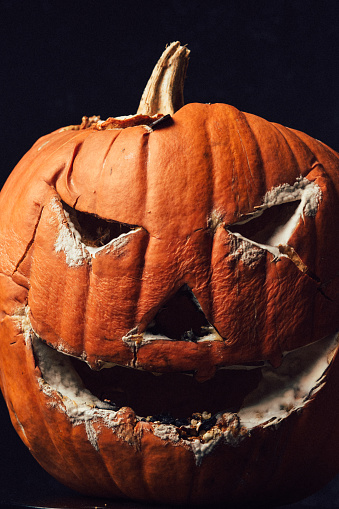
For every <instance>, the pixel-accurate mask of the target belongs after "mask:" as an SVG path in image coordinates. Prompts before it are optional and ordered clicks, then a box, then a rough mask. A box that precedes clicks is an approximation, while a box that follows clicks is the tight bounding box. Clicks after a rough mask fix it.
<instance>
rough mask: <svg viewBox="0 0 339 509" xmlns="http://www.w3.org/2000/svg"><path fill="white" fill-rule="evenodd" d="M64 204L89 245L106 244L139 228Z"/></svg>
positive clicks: (99, 245) (70, 218)
mask: <svg viewBox="0 0 339 509" xmlns="http://www.w3.org/2000/svg"><path fill="white" fill-rule="evenodd" d="M62 206H63V208H64V210H65V211H66V212H67V213H68V216H69V220H70V221H71V222H72V223H73V225H74V228H75V229H76V230H77V231H78V232H79V233H80V235H81V240H82V242H83V243H84V244H86V245H87V246H91V247H101V246H105V245H106V244H108V243H109V242H111V240H113V239H116V238H118V237H120V235H122V234H126V233H129V232H130V231H132V230H135V229H136V228H139V227H138V226H135V225H129V224H125V223H120V222H119V221H108V220H107V219H102V218H101V217H98V216H95V215H94V214H88V213H85V212H80V211H79V210H76V209H74V208H72V207H70V206H69V205H67V203H64V202H62Z"/></svg>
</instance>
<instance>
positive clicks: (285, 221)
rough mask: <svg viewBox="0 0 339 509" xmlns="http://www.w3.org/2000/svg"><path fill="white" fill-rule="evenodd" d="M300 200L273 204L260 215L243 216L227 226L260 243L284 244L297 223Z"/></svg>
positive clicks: (268, 244) (270, 244)
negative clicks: (240, 219)
mask: <svg viewBox="0 0 339 509" xmlns="http://www.w3.org/2000/svg"><path fill="white" fill-rule="evenodd" d="M300 203H301V202H300V200H297V201H292V202H286V203H282V204H280V205H273V206H272V207H269V208H266V209H264V210H263V211H262V212H261V213H260V212H259V214H260V215H258V214H254V215H253V216H244V218H243V220H242V221H239V222H238V223H234V224H232V225H229V226H227V230H228V231H230V232H231V233H238V234H240V235H241V236H242V237H244V238H246V239H248V240H250V241H252V242H255V243H257V244H261V245H267V246H278V245H279V244H286V243H287V241H288V239H289V238H290V236H291V235H292V233H293V230H294V229H295V227H296V226H297V224H298V221H299V218H300V215H301V213H302V210H300V208H299V206H300Z"/></svg>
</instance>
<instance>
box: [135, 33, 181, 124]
mask: <svg viewBox="0 0 339 509" xmlns="http://www.w3.org/2000/svg"><path fill="white" fill-rule="evenodd" d="M189 54H190V51H189V49H187V48H186V46H181V45H180V42H179V41H176V42H172V43H171V44H169V45H168V46H167V47H166V49H165V51H164V52H163V54H162V55H161V57H160V59H159V60H158V62H157V64H156V66H155V67H154V69H153V72H152V75H151V77H150V79H149V80H148V83H147V85H146V88H145V90H144V93H143V94H142V97H141V101H140V104H139V108H138V111H137V114H138V115H149V116H153V115H157V114H162V115H173V113H175V112H176V111H178V110H179V109H180V108H182V106H183V105H184V81H185V77H186V71H187V66H188V60H189Z"/></svg>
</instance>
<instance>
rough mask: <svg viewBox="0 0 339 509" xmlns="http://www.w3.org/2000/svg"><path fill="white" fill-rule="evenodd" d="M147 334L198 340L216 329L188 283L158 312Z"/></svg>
mask: <svg viewBox="0 0 339 509" xmlns="http://www.w3.org/2000/svg"><path fill="white" fill-rule="evenodd" d="M145 332H146V334H151V335H153V336H165V337H167V338H169V339H176V340H183V341H196V340H198V339H201V338H202V337H204V336H207V335H208V334H211V332H215V329H214V328H213V327H212V326H211V324H210V323H209V322H208V321H207V319H206V317H205V315H204V313H203V311H202V309H201V307H200V305H199V303H198V301H197V299H196V297H195V296H194V294H193V292H192V290H191V289H190V288H189V287H188V285H183V286H182V287H181V288H180V289H179V290H178V291H177V293H176V294H175V295H173V297H171V298H170V299H169V300H168V301H167V302H166V303H165V304H164V305H163V306H162V307H161V308H160V309H159V311H158V312H157V314H156V316H155V317H154V318H153V320H152V322H151V323H150V324H149V325H148V327H147V329H146V331H145Z"/></svg>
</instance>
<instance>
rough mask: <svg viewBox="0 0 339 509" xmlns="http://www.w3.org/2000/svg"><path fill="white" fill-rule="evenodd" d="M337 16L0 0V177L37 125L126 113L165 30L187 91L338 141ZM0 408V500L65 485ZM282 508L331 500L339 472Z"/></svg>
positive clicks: (289, 7)
mask: <svg viewBox="0 0 339 509" xmlns="http://www.w3.org/2000/svg"><path fill="white" fill-rule="evenodd" d="M338 21H339V2H338V1H336V0H333V1H331V0H329V1H326V0H262V1H260V0H258V1H255V0H248V1H241V0H230V1H227V0H225V1H220V2H217V1H213V0H210V1H209V2H206V1H204V2H203V1H199V0H198V1H191V2H188V1H185V0H182V1H180V2H179V1H175V0H172V1H171V0H166V1H165V2H161V1H150V0H143V1H135V2H133V1H130V0H125V1H114V0H112V1H107V0H101V1H100V0H87V1H86V2H85V1H78V0H68V1H57V0H55V1H53V0H40V1H38V0H29V1H24V0H1V1H0V24H1V45H0V73H1V94H0V105H1V110H0V112H1V117H0V125H1V175H0V177H1V182H0V184H1V185H2V184H3V182H4V181H5V179H6V177H7V176H8V175H9V173H10V171H11V170H12V168H13V167H14V166H15V164H16V163H17V162H18V160H19V159H20V158H21V157H22V156H23V154H24V153H25V152H26V151H27V150H28V149H29V148H30V146H31V145H32V144H33V143H34V141H35V140H36V139H37V138H38V137H40V136H42V135H43V134H46V133H48V132H50V131H53V130H54V129H57V128H59V127H62V126H65V125H69V124H76V123H80V122H81V117H82V116H83V115H88V116H90V115H94V114H95V115H101V117H102V118H107V117H108V116H118V115H127V114H131V113H134V112H135V111H136V109H137V107H138V103H139V99H140V97H141V94H142V91H143V88H144V86H145V84H146V82H147V80H148V78H149V75H150V73H151V71H152V69H153V66H154V64H155V63H156V61H157V59H158V57H159V56H160V54H161V53H162V51H163V50H164V48H165V46H166V44H167V43H169V42H172V41H174V40H180V41H181V43H182V44H187V45H188V47H189V49H190V50H191V59H190V65H189V69H188V74H187V80H186V88H185V101H186V102H226V103H229V104H232V105H233V106H236V107H237V108H239V109H241V110H243V111H248V112H251V113H254V114H257V115H259V116H262V117H264V118H266V119H268V120H271V121H275V122H278V123H281V124H284V125H287V126H289V127H293V128H296V129H299V130H302V131H305V132H307V133H308V134H310V135H311V136H313V137H315V138H318V139H321V140H322V141H324V142H325V143H327V144H328V145H330V146H331V147H332V148H334V149H336V150H339V136H338V127H339V104H338V99H339V71H338V60H339V59H338V57H339V44H338V43H339V30H338V25H339V23H338ZM0 214H1V211H0ZM0 419H1V433H0V500H1V501H2V502H3V503H4V504H6V503H7V502H8V500H10V499H11V500H18V499H19V498H20V499H21V500H25V501H26V503H27V504H28V505H29V504H34V503H36V500H37V497H38V495H39V496H40V495H41V496H42V497H47V498H48V499H53V497H55V496H60V495H62V496H66V495H69V494H70V492H69V491H68V490H66V489H65V488H63V487H61V486H60V485H59V484H58V483H56V482H55V481H54V480H52V479H51V478H50V477H49V476H48V475H47V474H45V473H44V472H43V471H42V470H41V469H40V467H39V466H38V465H36V464H35V462H34V460H33V459H31V457H30V455H29V453H28V452H27V451H26V449H25V447H24V446H23V445H22V444H21V442H20V440H19V439H18V438H17V436H16V435H15V432H14V431H13V430H12V428H11V425H10V422H9V419H8V414H7V410H6V408H5V405H4V403H3V402H2V404H1V406H0ZM312 468H313V466H312ZM300 475H307V473H300ZM46 500H47V499H46ZM72 500H73V502H72V503H73V504H74V505H75V504H76V498H72ZM78 500H79V501H80V499H78ZM6 501H7V502H6ZM79 503H80V502H79ZM55 507H58V506H57V505H55ZM70 507H71V506H70ZM119 507H120V506H119ZM133 507H136V506H134V505H133ZM289 507H300V508H301V507H303V508H305V507H322V508H326V507H328V508H330V507H331V508H335V507H339V478H338V479H337V480H334V481H333V482H332V483H331V484H330V485H329V486H328V487H326V488H325V489H324V490H323V491H322V492H320V493H319V494H317V495H314V496H312V497H311V498H310V499H307V500H305V501H303V502H301V503H298V504H297V506H289Z"/></svg>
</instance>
